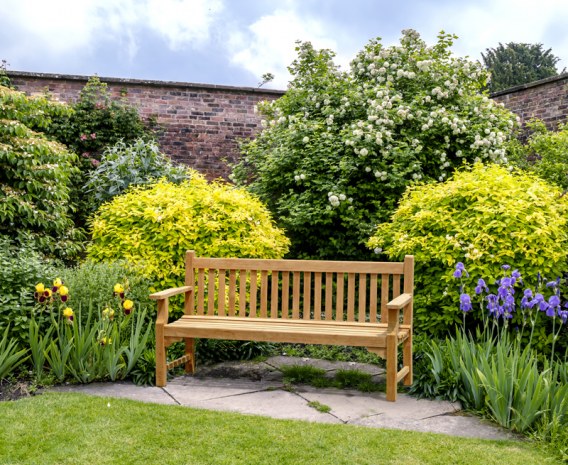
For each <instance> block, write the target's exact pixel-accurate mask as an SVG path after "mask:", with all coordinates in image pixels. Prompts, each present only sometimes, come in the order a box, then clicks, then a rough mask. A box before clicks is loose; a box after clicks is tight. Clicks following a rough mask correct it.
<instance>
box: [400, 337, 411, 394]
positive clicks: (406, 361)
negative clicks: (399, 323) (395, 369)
mask: <svg viewBox="0 0 568 465" xmlns="http://www.w3.org/2000/svg"><path fill="white" fill-rule="evenodd" d="M402 365H403V366H405V367H408V374H407V375H406V376H405V377H404V378H403V384H404V385H405V386H410V385H411V384H412V334H410V335H409V336H408V339H407V340H406V341H404V344H403V346H402Z"/></svg>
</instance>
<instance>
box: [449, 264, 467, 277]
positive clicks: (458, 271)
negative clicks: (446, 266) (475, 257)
mask: <svg viewBox="0 0 568 465" xmlns="http://www.w3.org/2000/svg"><path fill="white" fill-rule="evenodd" d="M464 274H465V275H466V276H467V277H469V273H468V272H467V271H466V269H465V266H464V264H463V263H462V262H457V263H456V270H455V271H454V275H453V276H454V278H461V277H462V276H463V275H464Z"/></svg>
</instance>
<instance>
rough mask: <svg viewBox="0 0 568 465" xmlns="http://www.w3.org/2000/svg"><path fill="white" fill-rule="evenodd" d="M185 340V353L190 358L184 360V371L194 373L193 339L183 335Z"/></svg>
mask: <svg viewBox="0 0 568 465" xmlns="http://www.w3.org/2000/svg"><path fill="white" fill-rule="evenodd" d="M183 340H184V341H185V355H189V356H190V357H191V358H190V359H189V360H188V361H187V362H185V372H186V373H188V374H193V373H195V339H193V338H192V337H184V338H183Z"/></svg>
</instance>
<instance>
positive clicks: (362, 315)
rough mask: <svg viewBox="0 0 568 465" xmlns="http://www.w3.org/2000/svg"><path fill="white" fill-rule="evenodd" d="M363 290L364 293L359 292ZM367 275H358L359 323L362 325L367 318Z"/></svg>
mask: <svg viewBox="0 0 568 465" xmlns="http://www.w3.org/2000/svg"><path fill="white" fill-rule="evenodd" d="M361 289H364V290H365V292H361ZM366 291H367V275H366V274H364V273H361V274H359V308H358V313H359V322H360V323H364V322H365V320H366V316H367V292H366Z"/></svg>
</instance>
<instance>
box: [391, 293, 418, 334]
mask: <svg viewBox="0 0 568 465" xmlns="http://www.w3.org/2000/svg"><path fill="white" fill-rule="evenodd" d="M411 303H412V294H406V293H405V294H400V295H399V296H398V297H395V298H394V299H392V300H391V301H390V302H389V303H388V304H387V311H388V315H389V317H388V332H389V333H396V332H398V326H399V323H398V317H399V312H400V310H401V309H403V308H405V307H406V306H407V305H409V304H411Z"/></svg>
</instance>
